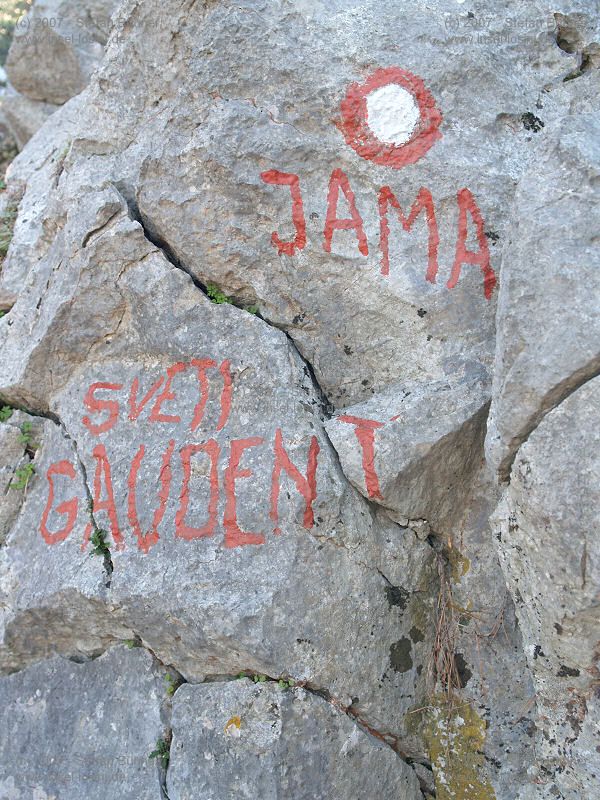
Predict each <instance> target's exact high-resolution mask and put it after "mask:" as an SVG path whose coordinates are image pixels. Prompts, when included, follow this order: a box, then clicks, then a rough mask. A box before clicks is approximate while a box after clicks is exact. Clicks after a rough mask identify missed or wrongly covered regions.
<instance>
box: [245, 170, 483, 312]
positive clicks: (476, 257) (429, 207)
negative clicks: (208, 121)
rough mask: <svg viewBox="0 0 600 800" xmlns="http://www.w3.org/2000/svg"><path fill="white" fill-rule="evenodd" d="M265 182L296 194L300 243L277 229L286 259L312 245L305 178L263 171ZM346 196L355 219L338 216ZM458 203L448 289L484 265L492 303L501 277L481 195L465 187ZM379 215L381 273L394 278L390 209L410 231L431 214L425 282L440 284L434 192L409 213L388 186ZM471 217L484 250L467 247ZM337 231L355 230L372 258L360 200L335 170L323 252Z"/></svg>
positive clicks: (421, 194) (425, 193)
mask: <svg viewBox="0 0 600 800" xmlns="http://www.w3.org/2000/svg"><path fill="white" fill-rule="evenodd" d="M260 177H261V179H262V180H263V181H264V182H265V183H268V184H272V185H274V186H287V187H289V191H290V194H291V201H292V222H293V224H294V228H295V231H296V235H295V237H294V239H292V240H291V241H283V240H282V239H281V238H280V236H279V234H278V233H277V231H273V233H272V235H271V242H272V244H273V246H274V247H275V248H276V249H277V252H278V253H279V254H280V255H282V254H283V255H288V256H293V255H294V254H295V253H297V252H298V251H299V250H303V249H304V248H305V247H306V219H305V216H304V203H303V200H302V191H301V189H300V178H299V176H298V175H295V174H294V173H291V172H280V171H279V170H275V169H272V170H268V171H267V172H262V173H261V176H260ZM340 192H342V194H343V195H344V198H345V201H346V204H347V206H348V209H349V213H350V216H349V217H347V218H346V217H339V216H338V202H339V197H340ZM456 199H457V203H458V231H457V237H456V250H455V256H454V263H453V265H452V271H451V274H450V278H449V280H448V283H447V287H448V289H453V288H454V287H455V286H456V284H457V283H458V279H459V278H460V274H461V268H462V265H463V264H471V265H476V266H479V267H480V269H481V271H482V273H483V291H484V295H485V298H486V300H489V299H490V298H491V296H492V292H493V291H494V287H495V285H496V275H495V273H494V270H493V269H492V267H491V264H490V250H489V246H488V242H487V237H486V235H485V222H484V219H483V216H482V214H481V211H480V210H479V207H478V206H477V203H476V201H475V197H474V196H473V194H472V193H471V191H470V190H469V189H460V191H459V192H458V193H457V195H456ZM377 207H378V211H379V251H380V258H381V274H382V275H384V276H386V277H387V276H389V274H390V254H389V237H390V224H389V211H390V207H391V208H392V209H393V210H394V211H395V212H396V215H397V217H398V220H399V222H400V224H401V225H402V228H403V229H404V230H405V231H406V232H407V233H408V232H410V230H411V229H412V227H413V225H414V223H415V221H416V220H417V217H418V216H419V214H420V213H421V212H425V218H426V220H427V228H428V263H427V271H426V273H425V280H427V281H429V282H430V283H435V282H436V277H437V273H438V267H439V264H438V247H439V243H440V237H439V233H438V224H437V217H436V212H435V204H434V202H433V197H432V195H431V192H430V191H429V189H426V188H421V189H419V191H418V193H417V196H416V198H415V200H414V202H413V204H412V206H411V207H410V210H409V212H408V214H405V213H404V211H403V209H402V206H401V205H400V203H399V201H398V198H397V197H396V195H395V194H394V193H393V192H392V190H391V189H390V187H389V186H382V187H381V188H380V189H379V193H378V203H377ZM469 218H470V219H471V224H473V225H474V227H475V235H476V238H477V243H478V246H479V249H478V250H469V249H468V247H467V237H468V227H469ZM335 231H354V234H355V236H356V240H357V246H358V251H359V252H360V253H361V254H362V255H363V256H368V255H369V244H368V241H367V235H366V233H365V229H364V224H363V219H362V217H361V215H360V212H359V210H358V208H357V206H356V200H355V196H354V192H353V190H352V187H351V186H350V181H349V179H348V176H347V175H346V174H345V172H343V171H342V170H341V169H334V170H333V172H332V173H331V178H330V180H329V190H328V193H327V212H326V215H325V227H324V229H323V250H325V252H326V253H330V252H331V243H332V240H333V235H334V233H335Z"/></svg>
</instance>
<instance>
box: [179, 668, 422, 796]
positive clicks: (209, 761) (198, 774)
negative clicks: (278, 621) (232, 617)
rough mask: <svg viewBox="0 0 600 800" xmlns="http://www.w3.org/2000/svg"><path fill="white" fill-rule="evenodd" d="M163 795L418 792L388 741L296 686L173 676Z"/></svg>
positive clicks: (410, 794) (412, 774) (403, 764)
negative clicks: (177, 681) (177, 682)
mask: <svg viewBox="0 0 600 800" xmlns="http://www.w3.org/2000/svg"><path fill="white" fill-rule="evenodd" d="M172 724H173V743H172V745H171V763H170V767H169V774H168V782H167V791H168V795H169V797H170V798H171V800H192V798H197V797H202V796H210V797H211V798H213V800H228V799H229V798H230V797H240V798H248V800H250V798H255V797H261V798H263V800H275V798H279V797H293V798H295V800H304V799H305V798H306V800H308V799H309V798H310V800H330V798H334V797H347V798H359V797H365V798H366V797H380V798H382V800H417V798H419V800H420V798H421V797H422V795H421V792H420V789H419V784H418V781H417V778H416V776H415V774H414V772H413V770H412V769H411V768H410V767H408V766H407V765H406V764H405V763H404V762H403V761H402V760H401V759H400V758H399V757H398V756H397V755H396V754H395V753H394V752H393V751H392V750H391V749H390V748H389V747H386V745H385V744H382V743H381V742H378V741H377V740H376V739H374V738H373V737H372V736H370V735H369V734H368V733H366V732H364V731H362V730H360V728H358V727H357V725H356V722H354V721H353V720H352V719H349V718H348V717H347V716H345V715H344V714H343V713H342V712H341V711H340V710H338V709H336V708H335V707H334V706H332V705H330V704H328V703H327V702H326V701H325V700H323V699H322V698H320V697H316V696H315V695H311V694H309V693H308V692H306V691H305V690H304V689H282V688H281V687H279V686H278V685H277V684H273V683H260V684H253V683H252V682H251V681H249V680H239V681H232V682H230V683H211V684H204V685H202V686H189V685H188V686H182V687H181V688H180V689H178V691H177V693H176V694H175V698H174V701H173V723H172Z"/></svg>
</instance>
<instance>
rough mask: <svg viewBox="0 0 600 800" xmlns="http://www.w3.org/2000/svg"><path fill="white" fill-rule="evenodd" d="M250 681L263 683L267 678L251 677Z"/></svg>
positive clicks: (262, 676) (263, 676)
mask: <svg viewBox="0 0 600 800" xmlns="http://www.w3.org/2000/svg"><path fill="white" fill-rule="evenodd" d="M252 680H253V681H254V683H265V681H266V680H267V676H266V675H253V676H252Z"/></svg>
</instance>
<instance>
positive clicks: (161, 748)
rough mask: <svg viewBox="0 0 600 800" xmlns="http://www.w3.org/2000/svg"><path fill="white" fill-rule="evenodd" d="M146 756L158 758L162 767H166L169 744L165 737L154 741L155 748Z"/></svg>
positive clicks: (168, 756) (167, 764)
mask: <svg viewBox="0 0 600 800" xmlns="http://www.w3.org/2000/svg"><path fill="white" fill-rule="evenodd" d="M148 758H158V759H160V763H161V764H162V768H163V769H167V767H168V766H169V758H170V753H169V744H168V742H167V741H165V739H162V738H161V739H158V741H157V742H156V749H155V750H153V751H152V752H151V753H150V755H149V756H148Z"/></svg>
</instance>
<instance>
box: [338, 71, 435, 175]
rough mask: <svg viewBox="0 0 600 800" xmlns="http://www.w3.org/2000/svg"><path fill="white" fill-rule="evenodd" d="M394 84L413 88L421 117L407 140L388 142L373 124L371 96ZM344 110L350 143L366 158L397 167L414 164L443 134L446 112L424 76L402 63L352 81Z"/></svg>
mask: <svg viewBox="0 0 600 800" xmlns="http://www.w3.org/2000/svg"><path fill="white" fill-rule="evenodd" d="M390 84H397V85H398V86H400V87H402V88H403V89H405V90H406V91H408V92H410V94H411V95H412V96H413V98H414V100H415V102H416V104H417V107H418V110H419V120H418V122H417V124H416V125H415V128H414V130H413V132H412V135H411V137H410V139H408V141H406V142H404V143H403V144H390V143H389V142H384V141H382V140H381V139H379V138H377V136H376V135H375V134H374V133H373V131H372V130H371V128H370V127H369V121H368V111H367V96H368V95H369V94H371V92H373V91H375V90H376V89H381V88H383V87H384V86H388V85H390ZM341 112H342V121H341V125H340V130H341V131H342V133H343V135H344V138H345V140H346V143H347V144H349V145H350V147H351V148H352V149H353V150H355V151H356V152H357V153H358V155H359V156H361V157H362V158H366V159H367V160H368V161H373V162H375V164H381V165H382V166H386V167H393V169H400V168H401V167H404V166H406V165H407V164H414V163H415V161H418V160H419V159H420V158H422V157H423V156H424V155H425V153H427V151H428V150H429V148H430V147H431V146H432V145H433V144H434V143H435V142H436V141H437V140H438V139H441V137H442V134H441V132H440V130H439V127H440V124H441V122H442V113H441V111H440V110H439V109H438V107H437V106H436V104H435V100H434V99H433V95H432V94H431V92H430V91H429V90H428V89H427V88H426V87H425V84H424V83H423V81H422V80H421V78H419V77H418V76H417V75H413V73H412V72H408V71H407V70H405V69H400V67H388V68H386V69H378V70H376V71H375V72H374V73H373V74H372V75H370V76H369V77H368V78H367V80H366V81H364V83H352V84H350V86H349V87H348V91H347V92H346V96H345V97H344V99H343V100H342V104H341Z"/></svg>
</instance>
